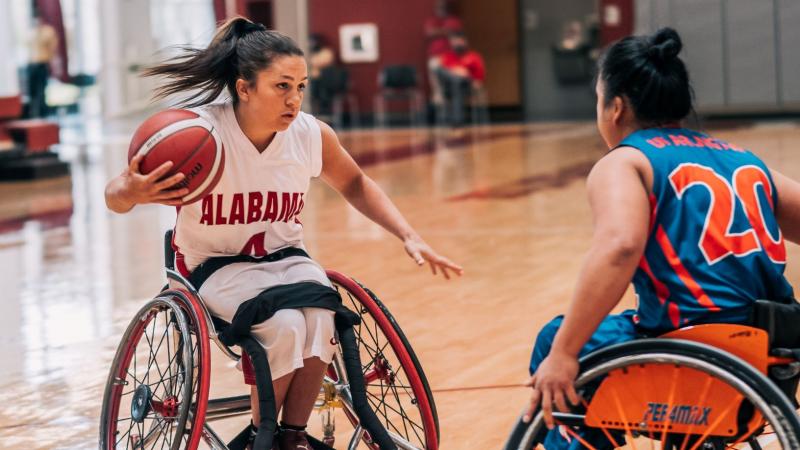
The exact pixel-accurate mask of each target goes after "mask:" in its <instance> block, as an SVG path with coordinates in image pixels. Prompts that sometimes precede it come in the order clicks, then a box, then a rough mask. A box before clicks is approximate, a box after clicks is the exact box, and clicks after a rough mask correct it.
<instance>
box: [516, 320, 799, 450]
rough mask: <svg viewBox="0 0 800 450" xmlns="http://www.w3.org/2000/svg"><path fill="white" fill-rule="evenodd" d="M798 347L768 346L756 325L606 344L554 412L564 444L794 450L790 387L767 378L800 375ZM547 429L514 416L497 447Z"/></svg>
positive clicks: (585, 361)
mask: <svg viewBox="0 0 800 450" xmlns="http://www.w3.org/2000/svg"><path fill="white" fill-rule="evenodd" d="M797 353H798V352H797V351H794V350H793V349H770V344H769V336H768V334H767V332H766V331H764V330H762V329H759V328H753V327H749V326H744V325H732V324H708V325H697V326H690V327H686V328H682V329H679V330H675V331H672V332H670V333H667V334H665V335H662V336H660V337H658V338H654V339H638V340H634V341H630V342H626V343H622V344H617V345H613V346H610V347H607V348H604V349H601V350H598V351H596V352H593V353H591V354H589V355H587V356H586V357H584V358H582V359H581V370H580V374H579V376H578V378H577V380H576V388H577V389H579V391H580V392H581V395H582V404H581V405H579V406H577V407H576V408H575V410H574V411H571V412H569V413H563V412H556V413H554V418H555V420H556V423H557V424H558V425H559V428H558V429H559V431H560V432H561V434H562V436H564V438H565V440H567V441H572V442H577V443H578V444H579V445H580V448H587V449H600V448H602V449H606V448H634V449H635V448H637V443H638V444H639V446H640V447H642V448H656V447H655V444H656V443H658V445H659V446H660V447H658V448H664V449H667V448H669V449H672V448H674V449H682V450H683V449H692V450H694V449H714V450H717V449H720V450H721V449H727V448H752V449H761V448H782V449H800V420H798V414H797V410H796V403H795V399H794V398H790V395H791V394H793V393H785V392H782V391H781V390H780V389H779V388H778V386H776V384H775V383H773V381H772V380H770V376H773V377H774V376H775V374H776V373H778V374H782V376H794V377H796V376H798V372H800V362H798V359H797V356H796V355H797ZM586 430H593V432H594V435H595V437H596V436H601V438H600V439H599V441H602V443H601V444H598V443H597V441H598V439H596V438H595V439H594V440H593V441H590V440H589V439H587V438H586V437H585V433H583V432H582V431H586ZM598 430H599V432H598ZM546 433H547V429H546V428H545V427H544V426H543V419H542V414H541V411H538V412H537V414H536V415H535V417H534V419H533V420H531V423H529V424H528V423H524V422H523V421H521V420H520V421H518V423H517V425H516V426H515V428H514V429H513V430H512V433H511V436H510V437H509V439H508V441H507V442H506V444H505V449H506V450H512V449H513V450H522V449H524V450H531V449H534V448H536V447H537V445H539V444H541V443H542V442H543V440H544V438H545V436H546ZM767 443H768V444H767ZM648 444H649V446H648ZM764 445H769V446H767V447H764ZM776 445H779V446H776ZM570 448H575V447H570Z"/></svg>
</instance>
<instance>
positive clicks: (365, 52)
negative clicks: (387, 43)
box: [339, 23, 378, 63]
mask: <svg viewBox="0 0 800 450" xmlns="http://www.w3.org/2000/svg"><path fill="white" fill-rule="evenodd" d="M339 48H340V49H341V57H342V62H344V63H358V62H375V61H377V60H378V27H377V26H376V25H375V24H374V23H354V24H349V25H342V26H340V27H339Z"/></svg>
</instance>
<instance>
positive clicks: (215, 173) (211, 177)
mask: <svg viewBox="0 0 800 450" xmlns="http://www.w3.org/2000/svg"><path fill="white" fill-rule="evenodd" d="M209 136H210V137H213V138H214V144H215V145H214V150H215V152H216V154H215V155H214V162H213V163H212V164H211V169H209V173H208V175H207V176H206V178H205V179H204V180H203V182H202V183H200V186H198V187H197V188H196V189H195V190H194V191H192V192H190V193H189V194H187V195H186V196H184V197H183V198H182V199H181V200H182V201H183V202H184V203H191V202H193V201H195V200H197V199H198V198H199V197H200V194H202V193H203V192H204V191H205V190H206V189H207V188H208V186H209V185H211V184H216V183H217V181H219V175H220V174H221V173H222V170H221V166H222V163H223V162H224V160H225V159H224V158H225V154H224V153H223V151H224V149H223V146H222V140H221V138H220V136H219V133H217V132H216V130H215V129H214V128H213V127H212V128H211V130H210V131H209ZM206 142H208V138H206V140H204V141H203V144H202V145H201V146H200V147H198V149H196V150H195V152H193V154H192V156H193V155H194V153H196V152H197V151H198V150H199V149H200V148H202V147H203V146H205V145H206ZM184 163H185V161H184Z"/></svg>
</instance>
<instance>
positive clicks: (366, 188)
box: [318, 121, 462, 278]
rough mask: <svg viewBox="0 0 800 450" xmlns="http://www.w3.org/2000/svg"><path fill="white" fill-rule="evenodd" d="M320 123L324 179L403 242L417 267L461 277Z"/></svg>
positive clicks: (332, 132)
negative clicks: (424, 265)
mask: <svg viewBox="0 0 800 450" xmlns="http://www.w3.org/2000/svg"><path fill="white" fill-rule="evenodd" d="M318 122H319V126H320V128H321V130H322V179H323V180H324V181H325V182H326V183H328V185H330V186H331V187H332V188H334V189H336V190H337V191H339V193H341V194H342V196H343V197H344V198H345V199H346V200H347V201H348V203H350V204H351V205H353V207H355V208H356V209H357V210H358V211H359V212H361V213H362V214H364V215H365V216H367V217H368V218H369V219H370V220H372V221H373V222H375V223H377V224H378V225H380V226H382V227H383V228H385V229H386V230H387V231H389V232H390V233H392V234H393V235H395V236H397V237H398V238H399V239H400V240H401V241H403V244H404V245H405V249H406V252H408V254H409V256H411V257H412V258H413V259H414V261H415V262H416V263H417V264H419V265H422V264H424V263H425V261H427V262H428V263H429V264H430V266H431V270H432V271H433V273H434V274H436V271H437V270H441V272H442V274H443V275H444V276H445V278H449V277H450V275H449V274H448V271H452V272H455V273H457V274H458V275H461V272H462V269H461V267H460V266H458V265H457V264H455V263H453V262H452V261H450V260H449V259H447V258H445V257H443V256H441V255H439V254H437V253H436V252H435V251H433V249H431V248H430V246H429V245H428V244H426V243H425V241H424V240H422V238H421V237H420V236H419V235H418V234H417V232H416V231H414V229H413V228H412V227H411V225H409V223H408V221H406V219H405V217H403V215H402V214H401V213H400V211H399V210H398V209H397V207H396V206H395V205H394V203H392V201H391V200H390V199H389V197H388V196H387V195H386V194H385V193H384V192H383V190H382V189H381V188H380V187H379V186H378V185H377V184H376V183H375V181H373V180H372V179H371V178H370V177H368V176H367V175H366V174H365V173H364V172H363V171H362V170H361V168H360V167H358V164H356V162H355V161H354V160H353V158H352V157H350V154H349V153H347V151H346V150H345V149H344V148H343V147H342V145H341V143H339V138H338V137H337V136H336V133H335V132H334V131H333V129H332V128H331V127H330V126H328V125H327V124H326V123H324V122H320V121H318Z"/></svg>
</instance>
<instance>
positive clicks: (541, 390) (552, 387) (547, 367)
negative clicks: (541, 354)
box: [522, 350, 580, 430]
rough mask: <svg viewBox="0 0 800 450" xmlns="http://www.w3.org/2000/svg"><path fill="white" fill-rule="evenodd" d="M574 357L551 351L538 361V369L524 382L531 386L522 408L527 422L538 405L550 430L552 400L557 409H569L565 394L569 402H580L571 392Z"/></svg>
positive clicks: (573, 388)
mask: <svg viewBox="0 0 800 450" xmlns="http://www.w3.org/2000/svg"><path fill="white" fill-rule="evenodd" d="M578 367H579V365H578V358H576V357H574V356H571V355H568V354H566V353H558V352H555V353H554V352H553V351H552V350H551V352H550V354H549V355H547V357H546V358H545V359H544V361H542V364H541V365H539V369H538V370H537V371H536V373H534V374H533V376H532V377H531V378H530V380H528V382H527V383H525V386H529V387H532V388H533V393H532V394H531V400H530V404H529V405H528V407H527V408H526V410H525V415H524V416H523V418H522V420H523V421H524V422H530V421H531V419H533V415H534V413H535V412H536V408H537V407H538V406H539V405H540V404H541V407H542V413H543V414H544V422H545V424H547V428H549V429H551V430H552V429H553V427H554V426H555V422H554V420H553V403H555V406H556V408H558V410H559V411H561V412H569V408H568V407H567V404H566V402H565V400H564V398H565V397H566V398H567V399H569V402H570V403H571V404H573V405H578V404H579V403H580V398H579V397H578V393H577V392H575V377H576V376H578Z"/></svg>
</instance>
